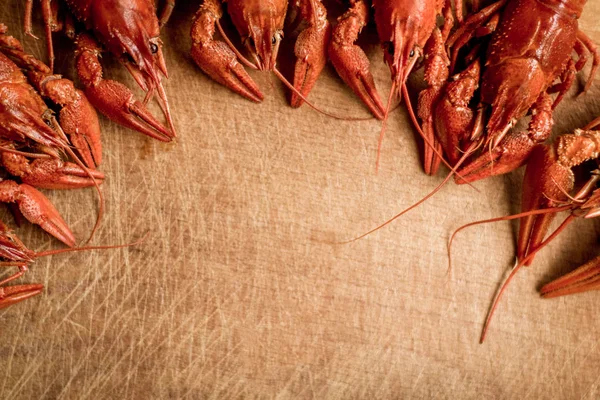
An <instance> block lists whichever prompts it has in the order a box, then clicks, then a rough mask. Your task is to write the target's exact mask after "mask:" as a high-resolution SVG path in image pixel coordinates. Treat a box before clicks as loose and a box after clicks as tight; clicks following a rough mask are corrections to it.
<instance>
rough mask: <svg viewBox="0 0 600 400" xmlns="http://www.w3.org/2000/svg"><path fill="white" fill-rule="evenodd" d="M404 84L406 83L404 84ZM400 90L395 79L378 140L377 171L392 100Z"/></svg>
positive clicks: (377, 170) (376, 171) (376, 170)
mask: <svg viewBox="0 0 600 400" xmlns="http://www.w3.org/2000/svg"><path fill="white" fill-rule="evenodd" d="M402 85H404V83H403V84H402ZM397 90H398V81H397V80H396V79H394V81H393V82H392V87H391V89H390V94H389V96H388V101H387V104H386V106H385V112H384V114H383V120H382V121H381V132H380V133H379V141H378V142H377V158H376V159H375V173H376V174H377V173H378V172H379V161H380V159H381V146H382V145H383V137H384V136H385V128H386V127H387V121H388V118H389V116H390V109H391V107H392V100H393V99H394V95H396V92H397Z"/></svg>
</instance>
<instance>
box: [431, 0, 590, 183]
mask: <svg viewBox="0 0 600 400" xmlns="http://www.w3.org/2000/svg"><path fill="white" fill-rule="evenodd" d="M585 3H586V1H585V0H500V1H498V2H496V3H494V4H492V5H490V6H488V7H486V8H484V9H483V10H481V11H480V12H478V13H475V14H473V15H471V16H470V17H469V18H467V19H466V20H465V23H464V24H463V25H462V26H461V27H460V28H459V29H458V30H456V32H455V33H454V34H453V35H452V36H451V37H450V38H449V39H448V41H447V43H446V45H447V46H448V47H449V48H450V49H451V51H452V67H451V68H454V66H455V64H456V59H457V56H458V53H459V51H460V49H461V48H463V47H464V46H465V45H466V44H468V43H470V41H471V39H472V38H473V37H478V38H479V39H478V43H479V44H480V42H481V37H482V36H485V34H491V35H492V36H491V39H490V42H489V45H488V47H487V51H486V52H485V54H480V53H482V52H481V51H479V52H477V51H476V53H475V54H476V56H477V57H476V58H475V60H473V61H472V63H477V64H480V65H481V66H482V76H481V78H480V80H479V78H478V76H473V75H472V74H468V75H464V76H461V75H457V76H456V77H455V79H454V80H453V81H452V83H451V84H448V88H446V89H442V95H441V97H440V100H439V101H438V104H437V105H436V106H435V107H436V108H435V113H436V118H437V120H438V122H437V123H436V132H435V133H436V135H437V136H438V138H440V142H441V143H442V144H445V147H444V151H445V152H446V153H447V154H449V155H452V157H451V158H456V157H457V154H458V153H457V150H456V144H457V143H458V144H459V153H461V154H465V153H466V154H467V155H468V156H472V157H471V158H470V159H469V160H467V162H466V163H465V164H464V166H462V168H460V169H459V171H458V174H459V175H460V177H458V176H457V177H456V178H455V179H456V182H457V183H467V182H472V181H475V180H478V179H483V178H486V177H489V176H493V175H498V174H504V173H507V172H510V171H512V170H514V169H516V168H518V167H519V166H521V165H523V164H524V163H525V162H526V160H527V158H528V157H529V155H530V154H531V151H532V150H533V148H534V147H535V146H536V145H537V144H539V143H542V142H544V141H545V140H546V139H548V137H549V136H550V133H551V130H552V125H553V121H552V112H553V110H554V108H555V107H556V106H557V105H558V104H559V103H560V101H561V100H562V98H563V96H564V94H565V93H566V92H567V91H568V90H569V88H570V87H571V85H572V84H573V81H574V80H575V75H576V74H577V72H578V71H580V70H581V69H583V67H584V65H585V64H586V61H587V60H588V57H589V54H590V53H591V54H592V57H593V60H594V62H593V65H592V70H591V74H590V78H589V79H588V82H587V85H586V87H585V89H584V90H586V89H588V88H589V87H590V85H591V84H592V82H593V77H594V74H595V72H596V69H597V67H598V65H599V63H600V56H599V54H598V51H597V48H596V46H595V44H594V43H593V42H592V41H591V40H590V39H589V37H587V36H586V35H585V34H584V33H583V32H582V31H581V30H579V28H578V19H579V17H580V15H581V13H582V11H583V7H584V5H585ZM473 49H475V50H477V49H478V47H477V45H475V46H474V47H473ZM573 52H575V53H576V54H577V55H578V59H576V60H575V59H574V58H573V57H572V53H573ZM470 68H472V67H470V66H469V67H467V69H470ZM474 78H475V82H474V81H473V79H474ZM474 83H475V87H476V88H477V86H478V87H479V88H480V89H479V92H478V94H479V101H478V103H479V106H478V107H477V110H476V112H473V113H472V117H471V120H470V121H469V123H462V122H461V123H456V122H457V120H461V121H462V119H464V117H465V113H464V110H463V108H464V105H465V104H469V103H470V102H471V101H472V99H473V98H474V97H473V95H474V90H472V89H470V88H472V87H473V86H474ZM450 85H452V86H453V89H452V91H450V90H449V86H450ZM553 93H558V95H557V97H556V98H555V99H552V98H551V97H550V95H551V94H553ZM460 95H462V96H463V98H462V99H461V101H460V102H457V101H456V97H457V96H460ZM452 105H454V106H452ZM527 113H531V114H532V119H531V122H530V124H529V127H528V129H527V130H526V131H523V132H512V131H511V130H512V128H513V126H514V125H515V124H516V122H517V121H518V120H519V119H520V118H522V117H524V116H525V115H526V114H527ZM478 151H479V152H478ZM452 161H453V160H452V159H451V162H452Z"/></svg>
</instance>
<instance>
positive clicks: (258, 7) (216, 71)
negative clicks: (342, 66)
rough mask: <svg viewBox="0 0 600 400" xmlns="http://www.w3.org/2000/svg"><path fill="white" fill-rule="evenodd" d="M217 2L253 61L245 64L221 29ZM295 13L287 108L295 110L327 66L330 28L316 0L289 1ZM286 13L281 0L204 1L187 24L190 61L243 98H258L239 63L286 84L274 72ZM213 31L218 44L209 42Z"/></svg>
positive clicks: (258, 95) (243, 58) (254, 99)
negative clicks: (299, 26) (299, 25)
mask: <svg viewBox="0 0 600 400" xmlns="http://www.w3.org/2000/svg"><path fill="white" fill-rule="evenodd" d="M223 3H226V4H227V13H228V14H229V16H230V17H231V20H232V22H233V24H234V25H235V27H236V29H237V31H238V33H239V34H240V36H241V38H242V41H243V42H244V44H245V46H246V48H247V49H248V51H249V52H250V55H251V58H252V60H253V61H249V60H247V59H246V58H245V57H244V56H243V55H242V54H241V53H240V52H239V51H238V50H237V49H236V48H235V46H234V45H233V44H232V43H231V41H230V40H229V39H228V38H227V36H226V34H225V32H224V31H223V29H222V28H221V25H220V22H219V21H220V19H221V18H222V17H223ZM292 6H294V7H297V8H298V11H299V12H298V15H299V17H300V18H301V20H302V21H304V22H305V23H306V25H307V26H306V28H305V29H304V30H303V31H302V32H301V33H300V34H299V36H298V39H297V40H296V46H295V49H294V52H295V55H296V58H297V61H296V66H295V72H294V82H293V86H292V85H289V87H290V88H291V89H292V97H291V105H292V106H293V107H299V106H300V105H302V103H303V101H304V99H305V98H306V96H308V94H309V92H310V91H311V89H312V88H313V86H314V84H315V83H316V81H317V78H318V77H319V75H320V74H321V71H322V70H323V68H324V67H325V64H326V62H327V45H328V44H329V40H330V38H331V25H330V24H329V22H328V21H327V12H326V10H325V7H324V6H323V4H321V1H320V0H294V1H293V4H292ZM287 10H288V2H287V0H269V1H266V0H228V1H224V0H205V1H204V2H203V4H202V6H200V8H199V9H198V12H197V13H196V16H195V17H194V22H193V25H192V30H191V36H192V58H193V59H194V61H195V62H196V64H197V65H198V66H199V67H200V69H202V70H203V71H204V72H205V73H206V74H207V75H208V76H210V77H211V78H212V79H214V80H215V81H217V82H219V83H220V84H222V85H224V86H227V87H228V88H229V89H231V90H233V91H234V92H236V93H238V94H240V95H241V96H244V97H246V98H247V99H249V100H252V101H255V102H260V101H262V99H263V98H264V96H263V94H262V92H261V91H260V88H259V87H258V85H257V84H256V83H255V82H254V81H253V80H252V78H251V77H250V75H248V73H247V72H246V71H245V69H244V67H243V66H242V65H241V64H240V63H243V64H244V65H246V66H247V67H250V68H253V69H258V70H261V71H273V72H274V73H275V75H276V76H277V77H278V78H279V79H281V80H282V81H284V83H286V84H287V83H288V82H287V81H286V80H285V78H284V77H283V75H281V73H280V72H279V70H278V69H277V65H276V64H277V56H278V54H279V46H280V44H281V41H282V40H283V28H284V22H285V17H286V14H287ZM217 30H219V31H220V33H221V35H222V36H223V38H224V40H225V41H226V42H227V43H225V42H223V41H219V40H215V37H214V36H215V34H216V33H217Z"/></svg>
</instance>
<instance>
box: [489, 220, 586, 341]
mask: <svg viewBox="0 0 600 400" xmlns="http://www.w3.org/2000/svg"><path fill="white" fill-rule="evenodd" d="M574 219H575V216H574V215H573V214H571V215H569V216H568V217H567V218H565V220H564V221H563V223H562V224H561V225H560V226H559V227H558V228H556V230H555V231H554V232H552V234H551V235H550V236H548V238H547V239H546V240H544V241H543V242H542V243H541V244H540V245H539V246H538V247H536V248H535V249H534V250H533V251H531V252H530V253H529V254H528V255H527V257H525V258H524V259H522V260H521V261H519V263H518V264H517V265H516V266H515V267H514V268H513V270H512V271H511V272H510V275H508V278H506V281H504V283H503V284H502V286H501V287H500V290H499V291H498V295H497V296H496V298H495V299H494V302H493V303H492V306H491V307H490V311H489V312H488V315H487V318H486V320H485V324H484V325H483V330H482V332H481V338H480V339H479V343H480V344H482V343H483V341H484V340H485V338H486V336H487V332H488V329H489V326H490V323H491V321H492V317H493V316H494V312H495V311H496V309H497V308H498V303H499V302H500V299H501V298H502V295H503V294H504V292H505V291H506V288H507V287H508V285H509V283H510V282H511V281H512V279H513V278H514V277H515V275H516V274H517V272H518V271H519V270H520V269H521V268H522V267H523V266H524V265H526V264H527V263H528V262H529V261H530V260H532V259H533V257H535V255H536V254H537V252H538V251H540V250H542V249H543V248H544V247H546V246H547V245H548V244H549V243H550V242H551V241H552V240H554V239H555V238H556V237H557V236H558V235H559V234H560V233H561V232H562V231H563V230H564V229H565V228H566V227H567V225H569V224H570V223H571V222H572V221H573V220H574Z"/></svg>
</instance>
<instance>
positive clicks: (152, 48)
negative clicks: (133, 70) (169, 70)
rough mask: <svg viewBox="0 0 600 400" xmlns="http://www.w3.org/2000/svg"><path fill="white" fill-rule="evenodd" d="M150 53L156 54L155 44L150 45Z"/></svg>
mask: <svg viewBox="0 0 600 400" xmlns="http://www.w3.org/2000/svg"><path fill="white" fill-rule="evenodd" d="M150 51H151V52H152V54H156V53H158V46H157V45H156V43H150Z"/></svg>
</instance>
